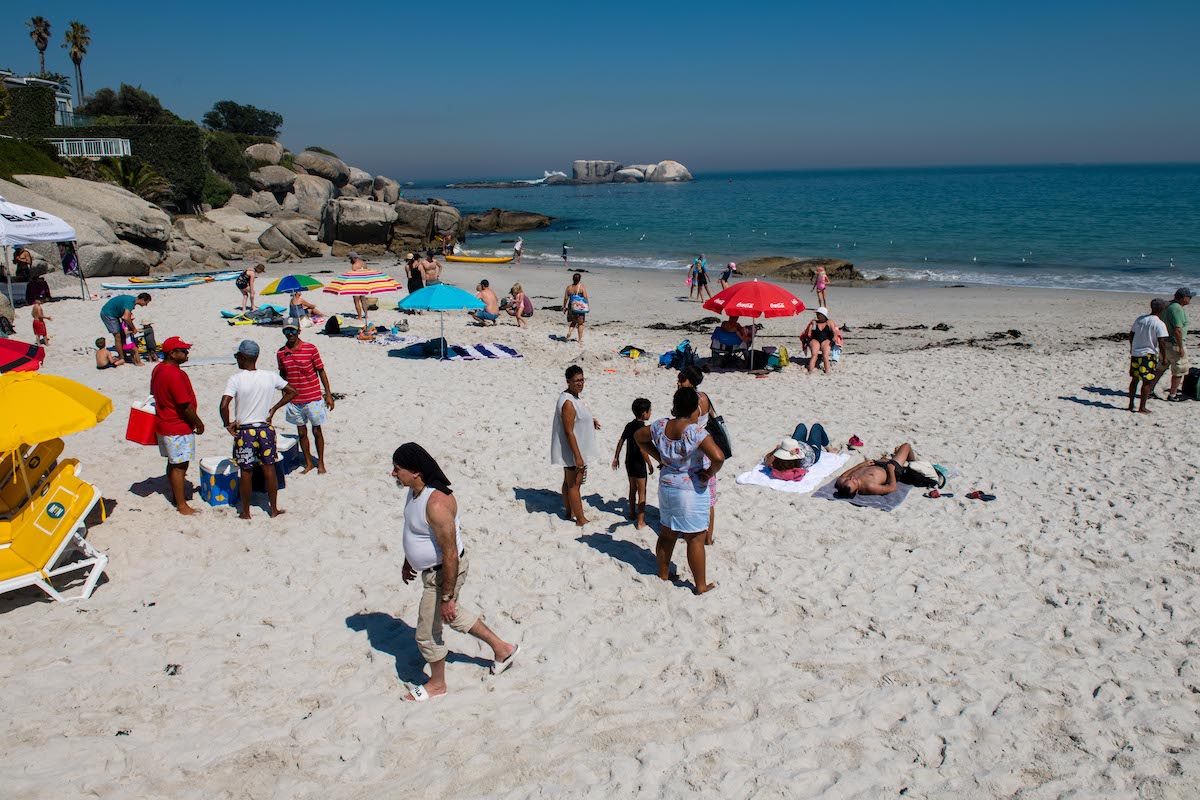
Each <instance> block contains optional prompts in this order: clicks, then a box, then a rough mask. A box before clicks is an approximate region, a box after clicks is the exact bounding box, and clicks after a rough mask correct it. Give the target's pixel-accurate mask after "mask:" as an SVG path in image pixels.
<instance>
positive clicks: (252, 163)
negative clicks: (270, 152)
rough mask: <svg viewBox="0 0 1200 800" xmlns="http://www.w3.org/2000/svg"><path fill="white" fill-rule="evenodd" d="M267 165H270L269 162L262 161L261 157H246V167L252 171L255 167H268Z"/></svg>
mask: <svg viewBox="0 0 1200 800" xmlns="http://www.w3.org/2000/svg"><path fill="white" fill-rule="evenodd" d="M269 166H271V162H270V161H263V160H262V159H261V158H247V159H246V168H247V169H249V170H250V171H251V172H254V170H256V169H262V168H263V167H269Z"/></svg>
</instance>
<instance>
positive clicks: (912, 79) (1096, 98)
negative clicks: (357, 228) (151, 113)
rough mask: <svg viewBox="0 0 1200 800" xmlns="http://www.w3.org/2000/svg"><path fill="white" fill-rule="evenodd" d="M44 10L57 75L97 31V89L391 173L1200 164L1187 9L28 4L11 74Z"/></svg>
mask: <svg viewBox="0 0 1200 800" xmlns="http://www.w3.org/2000/svg"><path fill="white" fill-rule="evenodd" d="M18 8H19V10H18ZM501 11H503V12H506V13H499V12H501ZM33 14H41V15H42V16H44V17H47V18H48V19H49V20H50V21H51V23H52V24H53V26H54V30H53V36H54V41H53V43H52V45H51V48H50V50H48V51H47V68H48V69H51V70H56V71H59V72H63V73H66V74H71V73H72V66H71V63H70V61H69V60H68V59H67V56H66V51H65V50H63V49H61V48H60V47H59V46H58V45H59V43H60V42H61V39H62V34H63V32H64V31H65V30H66V28H67V23H68V22H69V21H70V20H72V19H79V20H81V21H82V22H84V23H85V24H86V25H88V26H89V27H90V28H91V31H92V39H93V43H92V47H91V50H90V51H89V53H88V55H87V57H86V59H85V60H84V65H83V67H84V85H85V88H87V89H88V90H89V91H94V90H96V89H98V88H101V87H103V86H113V87H115V86H117V85H118V84H120V83H121V82H127V83H132V84H135V85H141V86H142V87H143V88H145V89H147V90H149V91H151V92H153V93H155V94H156V95H158V96H159V97H160V98H161V99H162V101H163V104H164V105H165V106H166V107H168V108H170V109H171V110H173V111H175V112H176V113H178V114H180V115H182V116H185V117H188V118H192V119H196V120H199V119H200V117H201V116H202V115H203V114H204V112H205V111H207V110H208V109H209V108H210V107H211V106H212V104H213V102H215V101H217V100H223V99H232V100H236V101H238V102H242V103H250V104H253V105H256V106H259V107H260V108H268V109H271V110H273V111H278V112H280V113H281V114H283V116H284V129H283V134H282V136H281V140H282V141H283V143H284V144H285V145H286V146H288V147H289V148H291V149H294V150H295V149H303V148H304V147H307V146H311V145H320V146H322V147H325V148H328V149H330V150H333V151H334V152H337V153H338V154H339V155H340V156H342V157H343V158H344V159H345V160H347V161H348V162H350V163H353V164H355V165H356V166H360V167H362V168H364V169H366V170H368V171H370V172H373V173H382V174H387V175H390V176H393V177H396V178H398V179H400V180H423V179H430V178H449V177H474V176H531V175H540V174H541V171H542V170H543V169H562V170H566V171H569V167H570V163H571V161H572V160H573V159H575V158H610V159H613V160H616V161H622V162H624V163H639V162H653V161H658V160H661V159H664V158H674V159H676V160H679V161H682V162H683V163H684V164H686V165H688V166H689V167H690V168H692V170H693V171H697V172H708V171H723V170H760V169H783V168H822V167H845V166H851V167H855V166H910V165H950V164H1006V163H1043V162H1050V163H1057V162H1076V163H1086V162H1146V161H1200V102H1198V101H1200V48H1197V47H1196V46H1195V42H1194V37H1195V35H1196V33H1197V32H1198V31H1200V3H1196V2H1153V1H1151V2H1141V3H1132V2H1105V1H1104V0H1093V2H1047V1H1046V0H1043V2H1024V0H1013V1H1012V2H1006V3H963V2H910V3H902V2H843V3H820V4H809V3H799V2H797V3H778V4H777V3H762V2H760V3H754V4H749V5H743V4H739V3H730V2H724V3H708V2H703V1H702V0H697V2H691V3H677V2H645V3H626V2H608V3H603V4H600V3H577V4H574V5H572V4H569V3H562V2H525V3H518V4H501V3H494V2H492V3H477V2H472V1H471V0H467V1H465V2H459V3H453V4H443V3H374V2H365V3H364V2H360V3H345V2H343V3H328V2H326V3H315V2H287V3H285V2H278V0H259V1H258V2H240V3H231V2H221V1H220V0H210V2H207V3H205V4H202V5H196V4H188V3H163V2H129V1H127V2H116V3H93V2H89V3H78V2H76V3H69V2H38V1H37V0H34V2H30V3H20V4H12V3H10V4H6V5H5V6H4V8H3V10H0V67H9V68H13V69H15V70H17V71H19V72H24V71H33V70H36V69H37V51H36V50H35V49H34V47H33V44H32V42H30V40H29V38H28V30H27V29H26V28H25V26H24V22H23V21H24V20H25V19H28V18H29V17H30V16H32V15H33Z"/></svg>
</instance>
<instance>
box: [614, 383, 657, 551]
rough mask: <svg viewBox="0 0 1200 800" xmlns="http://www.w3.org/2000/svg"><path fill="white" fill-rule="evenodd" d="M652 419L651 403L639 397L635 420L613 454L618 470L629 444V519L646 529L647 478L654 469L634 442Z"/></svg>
mask: <svg viewBox="0 0 1200 800" xmlns="http://www.w3.org/2000/svg"><path fill="white" fill-rule="evenodd" d="M648 419H650V401H649V400H647V399H646V398H644V397H639V398H638V399H637V400H634V401H633V420H632V421H631V422H630V423H629V424H628V425H626V426H625V430H623V431H622V432H621V438H620V439H619V440H618V441H617V451H616V452H615V453H613V460H612V468H613V469H616V468H617V462H618V461H620V459H621V447H622V446H623V445H624V444H625V443H627V442H628V444H629V449H628V450H626V451H625V475H626V477H628V478H629V518H630V519H631V520H635V521H636V527H638V528H639V529H640V528H644V527H646V478H647V476H649V474H650V473H651V472H653V471H654V467H653V466H651V464H650V462H649V461H648V460H647V459H646V456H645V455H643V453H642V448H641V447H639V446H638V444H637V442H635V441H634V440H633V437H634V435H635V434H637V432H638V431H640V430H641V429H642V428H643V427H645V425H646V420H648Z"/></svg>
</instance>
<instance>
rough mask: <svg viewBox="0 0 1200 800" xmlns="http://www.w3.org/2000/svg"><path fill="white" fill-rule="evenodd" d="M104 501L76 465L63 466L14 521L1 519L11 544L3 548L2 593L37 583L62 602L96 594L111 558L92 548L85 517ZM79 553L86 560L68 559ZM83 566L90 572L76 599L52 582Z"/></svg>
mask: <svg viewBox="0 0 1200 800" xmlns="http://www.w3.org/2000/svg"><path fill="white" fill-rule="evenodd" d="M99 500H100V492H98V491H97V490H96V488H95V487H94V486H92V485H91V484H88V483H84V482H83V481H81V480H80V479H79V478H77V477H75V465H74V464H60V465H59V468H58V469H56V470H55V471H54V473H53V474H52V475H51V476H50V479H49V480H47V481H46V482H45V484H44V485H43V486H42V487H41V488H40V489H38V490H37V491H36V492H35V493H34V496H33V498H32V499H31V500H30V502H29V503H28V504H26V505H25V506H24V507H23V508H22V509H21V511H20V512H19V513H18V514H17V515H16V516H15V517H14V518H13V519H11V520H5V521H2V522H0V538H7V539H10V540H11V542H12V544H11V545H10V546H9V547H7V548H4V549H3V550H0V594H4V593H5V592H11V591H15V590H17V589H23V588H25V587H26V586H37V587H39V588H40V589H41V590H42V591H44V592H45V593H46V594H48V595H50V596H51V597H52V598H54V599H55V600H58V601H59V602H66V601H68V600H84V599H86V598H88V597H91V595H92V591H93V590H94V589H95V588H96V582H97V581H99V580H100V576H101V575H102V574H104V568H105V566H106V565H107V564H108V556H106V555H105V554H103V553H101V552H100V551H98V550H96V549H95V548H94V547H92V546H91V545H90V544H89V543H88V542H87V540H86V539H84V538H83V536H82V535H81V534H80V530H81V529H83V530H86V529H85V528H84V520H85V519H87V515H88V514H89V513H90V512H91V510H92V508H93V507H94V506H95V505H96V503H97V502H99ZM75 551H79V552H81V553H83V555H84V558H83V559H82V560H79V561H71V562H69V563H65V562H66V557H67V556H68V555H69V554H71V553H74V552H75ZM81 569H88V570H89V574H88V577H87V581H86V583H85V584H84V586H83V590H82V591H81V592H80V593H79V594H78V595H76V596H74V597H66V596H64V595H63V594H62V593H60V592H59V591H58V590H56V589H55V588H54V587H53V586H52V585H51V584H50V579H51V578H54V577H56V576H58V575H63V574H66V573H68V572H75V571H78V570H81Z"/></svg>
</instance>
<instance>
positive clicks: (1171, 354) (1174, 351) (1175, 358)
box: [1163, 341, 1191, 378]
mask: <svg viewBox="0 0 1200 800" xmlns="http://www.w3.org/2000/svg"><path fill="white" fill-rule="evenodd" d="M1163 349H1164V350H1166V352H1167V363H1168V364H1169V365H1170V366H1171V377H1173V378H1179V377H1182V376H1184V375H1187V374H1188V367H1190V366H1191V365H1190V364H1189V363H1188V356H1187V352H1186V351H1185V352H1181V351H1180V350H1179V345H1177V344H1175V342H1173V341H1170V342H1167V346H1166V347H1165V348H1163Z"/></svg>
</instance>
